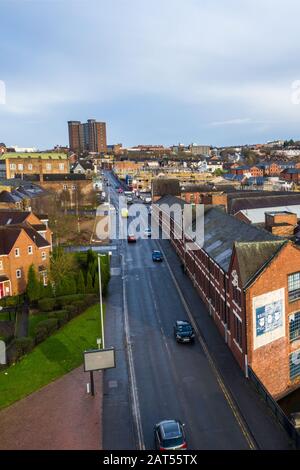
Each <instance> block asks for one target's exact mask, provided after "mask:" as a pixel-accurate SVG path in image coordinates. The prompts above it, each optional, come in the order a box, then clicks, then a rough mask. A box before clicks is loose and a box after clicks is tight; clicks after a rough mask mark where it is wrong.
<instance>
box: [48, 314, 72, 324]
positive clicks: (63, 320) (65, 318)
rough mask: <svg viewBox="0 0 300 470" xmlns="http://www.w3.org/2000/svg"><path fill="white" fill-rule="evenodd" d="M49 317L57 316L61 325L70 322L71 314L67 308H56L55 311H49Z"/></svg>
mask: <svg viewBox="0 0 300 470" xmlns="http://www.w3.org/2000/svg"><path fill="white" fill-rule="evenodd" d="M48 318H56V320H57V321H58V326H59V327H61V326H63V325H65V324H66V323H68V320H69V316H68V311H67V310H56V311H54V312H51V313H49V315H48Z"/></svg>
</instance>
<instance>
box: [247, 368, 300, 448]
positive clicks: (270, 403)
mask: <svg viewBox="0 0 300 470" xmlns="http://www.w3.org/2000/svg"><path fill="white" fill-rule="evenodd" d="M248 376H249V380H251V382H252V383H253V385H254V387H255V389H256V391H257V392H258V393H259V394H260V395H261V397H262V398H263V400H264V402H265V404H266V405H267V407H268V408H269V409H270V410H271V412H272V413H273V416H274V417H275V419H276V421H277V422H278V423H279V424H281V426H282V427H283V429H284V430H285V431H286V432H287V434H288V435H289V437H290V438H291V440H292V441H293V442H294V444H295V447H296V449H300V434H299V432H298V431H297V430H296V428H295V426H294V425H293V423H292V422H291V421H290V420H289V418H288V417H287V416H286V414H285V413H284V412H283V410H282V409H281V408H280V406H279V405H278V403H277V402H276V401H275V400H274V398H273V397H272V396H271V395H270V393H269V392H268V391H267V390H266V388H265V387H264V385H263V384H262V382H261V381H260V380H259V378H258V377H257V376H256V375H255V373H254V372H253V370H252V369H251V367H250V366H248Z"/></svg>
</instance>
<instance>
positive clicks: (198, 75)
mask: <svg viewBox="0 0 300 470" xmlns="http://www.w3.org/2000/svg"><path fill="white" fill-rule="evenodd" d="M299 17H300V2H299V0H281V1H280V0H226V1H224V0H0V18H1V28H0V38H1V39H0V80H2V81H3V82H4V83H5V87H6V100H5V103H3V94H2V96H1V86H0V142H1V141H3V142H5V143H6V144H7V145H19V146H36V147H38V148H40V149H44V148H49V147H52V146H53V145H55V144H62V145H64V144H67V142H68V135H67V121H68V120H71V119H74V120H82V121H85V120H86V119H88V118H96V119H97V120H100V121H106V122H107V130H108V141H109V143H117V142H122V143H123V145H136V144H140V143H149V144H150V143H151V144H154V143H157V144H158V143H162V144H167V145H170V144H173V143H178V142H183V143H186V144H188V143H191V142H197V143H201V144H211V145H219V146H221V145H232V144H242V143H254V142H264V141H267V140H273V139H277V138H283V139H285V138H299V139H300V104H295V103H294V104H293V101H294V102H298V98H300V93H297V90H298V88H299V89H300V85H299V84H297V83H296V84H294V86H295V87H296V89H295V90H294V91H293V89H292V84H293V83H294V82H295V81H297V80H300V64H299V56H300V54H299V53H300V40H299V35H300V33H299ZM299 83H300V82H299ZM293 93H294V95H293ZM295 93H296V95H297V96H296V100H295V99H294V100H292V97H293V96H294V98H295ZM299 102H300V99H299Z"/></svg>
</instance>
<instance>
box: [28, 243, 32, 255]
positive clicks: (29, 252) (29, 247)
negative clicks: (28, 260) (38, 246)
mask: <svg viewBox="0 0 300 470" xmlns="http://www.w3.org/2000/svg"><path fill="white" fill-rule="evenodd" d="M32 253H33V249H32V245H29V246H28V254H29V255H32Z"/></svg>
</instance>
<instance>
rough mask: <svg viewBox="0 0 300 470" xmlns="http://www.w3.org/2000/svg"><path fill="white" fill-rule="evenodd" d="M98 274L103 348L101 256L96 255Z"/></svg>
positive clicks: (103, 346)
mask: <svg viewBox="0 0 300 470" xmlns="http://www.w3.org/2000/svg"><path fill="white" fill-rule="evenodd" d="M98 274H99V300H100V321H101V331H102V348H101V349H104V348H105V339H104V321H103V305H102V282H101V254H100V253H98Z"/></svg>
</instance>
